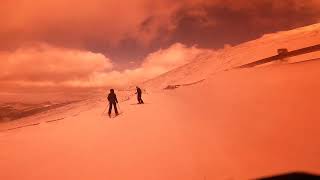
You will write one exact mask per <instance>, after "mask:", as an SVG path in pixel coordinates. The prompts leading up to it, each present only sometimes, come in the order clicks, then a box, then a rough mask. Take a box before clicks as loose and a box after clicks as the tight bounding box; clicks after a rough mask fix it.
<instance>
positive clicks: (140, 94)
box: [136, 86, 144, 104]
mask: <svg viewBox="0 0 320 180" xmlns="http://www.w3.org/2000/svg"><path fill="white" fill-rule="evenodd" d="M136 88H137V92H136V94H137V99H138V104H144V102H143V100H142V91H141V89H140V88H139V87H138V86H137V87H136Z"/></svg>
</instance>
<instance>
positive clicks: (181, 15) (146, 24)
mask: <svg viewBox="0 0 320 180" xmlns="http://www.w3.org/2000/svg"><path fill="white" fill-rule="evenodd" d="M319 7H320V3H319V1H318V0H304V1H302V0H281V1H279V0H250V1H249V0H178V1H174V2H173V1H169V0H155V1H152V2H151V1H149V0H132V1H123V2H119V1H116V0H108V1H105V0H90V1H89V0H84V1H81V2H80V1H77V0H69V1H64V0H55V1H53V0H36V1H31V0H30V1H23V0H10V1H9V0H4V1H3V2H1V7H0V12H2V15H1V16H0V24H1V28H0V50H5V51H8V50H9V51H14V50H15V49H17V48H20V47H21V46H25V44H28V43H29V42H41V43H46V44H50V45H53V46H57V47H65V48H72V49H81V50H88V51H92V52H96V53H103V54H105V55H106V56H108V57H110V58H111V59H112V60H113V61H114V62H115V63H116V64H122V65H123V64H127V62H128V61H133V60H134V61H139V59H140V60H141V59H143V57H145V56H147V55H148V54H149V53H150V52H153V51H156V50H158V49H160V48H167V47H169V46H170V45H172V44H173V43H176V42H181V43H184V44H187V45H189V46H191V45H193V44H198V45H199V47H206V48H219V47H223V46H224V44H233V45H234V44H238V43H241V42H244V41H248V40H251V39H255V38H258V37H259V36H261V35H263V34H265V33H271V32H275V31H281V30H288V29H293V28H296V27H300V26H304V25H309V24H312V23H316V22H319V19H320V15H319V13H318V12H320V8H319ZM122 67H125V66H122Z"/></svg>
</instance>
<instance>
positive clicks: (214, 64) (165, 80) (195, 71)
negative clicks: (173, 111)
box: [143, 23, 320, 89]
mask: <svg viewBox="0 0 320 180" xmlns="http://www.w3.org/2000/svg"><path fill="white" fill-rule="evenodd" d="M317 44H320V23H319V24H314V25H310V26H306V27H302V28H298V29H294V30H290V31H283V32H277V33H273V34H267V35H264V36H262V37H261V38H259V39H257V40H253V41H249V42H246V43H243V44H240V45H237V46H234V47H226V48H224V49H220V50H217V51H214V52H213V53H210V54H207V55H206V56H201V57H198V58H197V59H194V60H193V61H192V62H191V63H188V64H186V65H184V66H182V67H179V68H177V69H174V70H172V71H170V72H168V73H165V74H163V75H161V76H159V77H156V78H154V79H151V80H149V81H147V82H145V83H143V86H145V87H147V88H152V89H157V88H165V87H166V86H168V85H175V84H189V83H193V82H197V81H201V80H203V79H206V78H207V77H208V76H210V75H212V74H215V73H218V72H221V71H224V70H228V69H232V68H234V67H237V66H239V65H243V64H246V63H249V62H253V61H257V60H259V59H263V58H266V57H270V56H274V55H276V54H277V50H278V49H280V48H287V49H288V50H289V51H292V50H296V49H300V48H304V47H308V46H313V45H317ZM313 58H320V53H319V52H317V53H311V54H306V55H303V56H299V57H294V58H290V62H295V61H300V60H307V59H313Z"/></svg>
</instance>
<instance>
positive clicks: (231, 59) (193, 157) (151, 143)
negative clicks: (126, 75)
mask: <svg viewBox="0 0 320 180" xmlns="http://www.w3.org/2000/svg"><path fill="white" fill-rule="evenodd" d="M319 27H320V26H319V25H314V26H310V27H305V28H301V29H297V30H294V31H290V32H282V33H279V34H274V35H267V36H265V37H263V38H262V39H260V40H256V41H252V42H249V43H246V44H243V45H240V46H237V47H234V48H230V49H229V50H228V49H227V50H225V51H223V52H220V53H218V54H219V55H215V56H213V57H216V59H214V60H213V59H210V58H209V59H204V60H199V61H197V62H196V61H194V62H192V63H190V64H188V65H186V66H184V67H181V68H178V69H176V70H174V71H171V72H169V73H167V74H165V75H163V76H160V77H159V78H157V79H154V80H151V81H149V82H147V83H146V84H145V85H146V86H147V87H148V88H154V89H157V88H162V87H164V86H165V85H168V84H170V83H172V82H173V83H177V84H178V83H190V82H193V81H196V80H199V79H206V80H205V81H201V82H199V83H197V84H193V85H190V86H185V87H182V88H179V89H176V90H170V91H169V90H168V91H158V92H153V93H149V94H144V100H145V102H146V104H144V105H136V104H135V103H136V100H135V98H130V99H129V100H127V98H123V100H124V101H123V102H122V103H120V106H119V108H120V110H121V111H122V112H123V113H122V114H121V115H120V116H119V117H117V118H114V119H109V118H107V117H106V116H105V115H103V114H102V113H103V112H104V110H105V108H106V104H105V102H103V101H101V99H95V100H88V101H83V102H80V103H78V104H76V105H75V104H74V105H73V106H72V107H70V108H68V109H66V110H65V111H53V112H51V113H52V114H50V113H49V114H47V116H43V117H42V118H41V121H37V122H40V124H39V125H35V126H27V127H25V128H19V129H15V130H10V131H3V132H0V147H1V151H0V169H1V171H0V179H6V180H20V179H25V180H37V179H39V180H40V179H48V180H51V179H52V180H55V179H77V180H81V179H83V180H86V179H93V180H94V179H97V180H100V179H113V180H122V179H123V180H127V179H130V180H131V179H159V180H160V179H161V180H162V179H167V180H171V179H172V180H176V179H184V180H188V179H190V180H191V179H252V178H256V177H261V176H268V175H271V174H279V173H282V172H288V171H309V172H314V173H320V157H319V156H318V155H319V154H320V142H319V141H318V140H317V139H318V137H320V131H319V129H320V122H319V118H318V117H319V116H320V114H319V110H318V109H319V107H320V94H319V93H318V92H320V81H319V80H317V77H319V76H320V61H308V62H302V63H295V64H277V65H272V66H264V67H257V68H249V69H237V70H231V69H230V68H231V67H233V66H235V65H240V64H242V63H246V62H250V61H251V60H254V59H260V58H263V57H265V56H270V55H274V52H275V50H276V49H277V48H278V47H279V48H280V47H281V48H282V47H283V46H285V47H287V48H289V50H290V49H291V48H292V49H294V48H300V46H301V47H304V46H309V45H313V44H316V43H319V42H318V41H319V39H318V40H317V39H316V37H318V36H319ZM279 39H281V40H279ZM281 43H282V44H281ZM286 45H288V46H286ZM289 45H290V46H289ZM241 52H242V53H241ZM218 57H219V58H218ZM249 57H254V58H249ZM225 69H230V70H229V71H223V72H222V71H221V70H225ZM218 72H219V73H218ZM121 93H123V92H121ZM125 94H126V95H127V94H129V92H127V93H125ZM57 118H59V120H58V121H51V120H55V119H57ZM29 121H30V122H31V121H32V118H30V119H28V122H29ZM6 126H7V127H6V128H5V129H8V128H9V126H10V125H8V124H7V125H6Z"/></svg>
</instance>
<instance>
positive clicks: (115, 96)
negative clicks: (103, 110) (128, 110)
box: [114, 95, 118, 103]
mask: <svg viewBox="0 0 320 180" xmlns="http://www.w3.org/2000/svg"><path fill="white" fill-rule="evenodd" d="M114 98H115V100H116V103H118V99H117V95H114Z"/></svg>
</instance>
